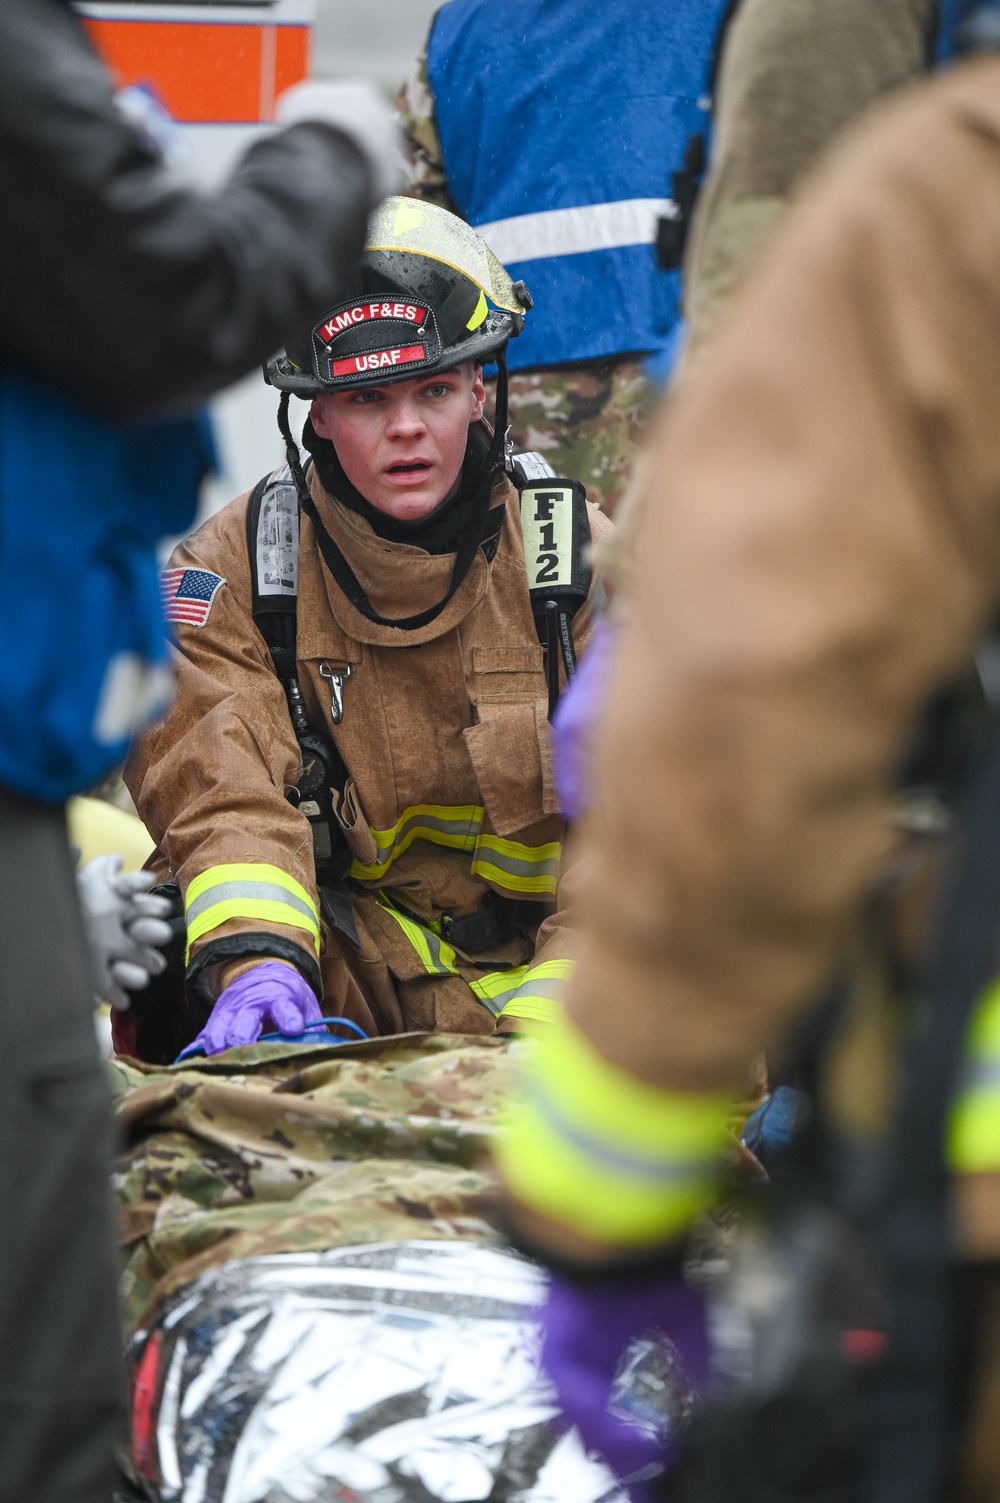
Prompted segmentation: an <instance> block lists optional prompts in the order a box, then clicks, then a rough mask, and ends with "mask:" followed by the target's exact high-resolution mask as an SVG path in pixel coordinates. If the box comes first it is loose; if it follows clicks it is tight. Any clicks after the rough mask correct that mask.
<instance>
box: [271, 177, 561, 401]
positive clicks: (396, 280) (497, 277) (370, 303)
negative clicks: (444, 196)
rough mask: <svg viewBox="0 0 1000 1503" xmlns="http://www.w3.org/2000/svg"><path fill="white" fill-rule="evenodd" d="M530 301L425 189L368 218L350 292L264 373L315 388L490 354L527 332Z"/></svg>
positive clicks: (417, 372)
mask: <svg viewBox="0 0 1000 1503" xmlns="http://www.w3.org/2000/svg"><path fill="white" fill-rule="evenodd" d="M491 305H492V306H491ZM530 307H531V297H530V295H529V293H528V289H527V288H526V287H525V285H524V283H523V282H512V281H511V279H510V277H509V276H508V275H507V272H506V271H505V269H504V267H503V266H502V265H501V264H500V262H499V261H498V260H497V258H496V256H495V255H494V254H493V252H492V251H491V250H490V248H489V246H488V245H487V244H486V242H485V240H483V239H482V238H481V236H479V235H477V234H476V232H475V230H474V229H472V228H471V227H470V226H469V225H467V224H466V223H465V222H464V220H461V219H459V218H458V217H457V215H455V214H451V213H449V212H448V210H447V209H441V208H439V207H438V206H437V205H436V204H429V203H423V202H421V201H420V200H419V199H413V198H400V197H396V198H387V199H386V200H385V201H384V203H382V204H381V205H380V206H379V208H378V209H376V210H375V213H374V214H373V215H372V217H371V219H370V220H369V224H368V241H367V244H366V246H365V252H364V255H363V257H362V260H361V264H360V266H359V268H358V271H357V273H356V275H355V277H354V279H353V281H352V283H351V288H350V296H348V297H345V298H344V299H343V300H342V301H341V302H339V303H338V304H337V305H336V307H334V308H330V309H328V310H327V311H326V312H325V313H324V315H323V317H322V318H321V319H320V320H319V322H318V323H317V324H315V325H314V327H313V328H312V330H311V331H310V333H309V335H308V337H307V338H305V339H303V340H302V342H301V344H300V343H294V344H289V346H288V348H287V349H286V350H284V351H283V352H282V353H281V354H280V355H277V356H276V357H275V358H274V359H273V360H271V361H270V362H269V363H268V365H267V367H266V369H265V376H266V379H267V380H268V381H269V382H270V383H271V385H272V386H274V387H277V389H278V390H279V391H283V392H291V393H293V394H294V395H296V396H300V397H307V398H308V397H314V396H318V395H319V394H320V393H322V392H326V391H338V390H343V389H344V388H350V387H358V386H368V385H372V386H374V385H385V383H386V382H387V381H405V380H408V379H410V378H411V377H413V376H422V375H424V374H427V373H431V372H434V371H445V370H450V369H451V368H452V367H453V366H456V365H461V364H463V363H464V362H465V361H466V360H472V361H475V362H476V363H477V364H483V363H488V362H490V361H491V360H496V359H497V358H498V356H500V355H501V354H502V352H503V350H504V347H505V346H506V344H507V341H508V339H510V338H512V337H513V336H514V335H516V334H520V332H521V329H522V328H523V326H524V313H525V312H526V311H527V310H528V309H529V308H530Z"/></svg>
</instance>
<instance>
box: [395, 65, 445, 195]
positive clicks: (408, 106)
mask: <svg viewBox="0 0 1000 1503" xmlns="http://www.w3.org/2000/svg"><path fill="white" fill-rule="evenodd" d="M396 109H397V110H398V112H399V117H400V122H401V124H402V127H403V131H404V132H405V135H406V155H407V163H408V167H407V181H406V187H405V189H404V190H403V191H404V192H405V193H407V194H408V195H409V196H410V197H411V198H423V199H426V200H427V202H428V203H433V204H438V205H439V206H440V207H441V208H442V209H450V210H451V212H452V213H453V214H457V213H458V210H457V209H456V208H455V205H454V204H453V203H452V201H451V194H450V193H449V192H448V175H447V173H446V172H445V166H444V158H443V157H442V155H441V142H440V140H439V138H438V129H437V119H436V118H435V114H434V93H433V90H432V89H431V84H430V79H429V78H428V76H427V46H426V43H425V44H424V46H423V48H422V49H421V51H420V53H419V55H418V56H417V58H416V60H415V61H414V64H413V67H412V68H411V69H410V71H409V73H408V74H407V75H406V78H405V79H404V80H403V83H402V85H401V87H400V90H399V93H398V94H397V95H396Z"/></svg>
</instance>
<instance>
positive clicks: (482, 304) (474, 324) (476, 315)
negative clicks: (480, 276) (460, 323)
mask: <svg viewBox="0 0 1000 1503" xmlns="http://www.w3.org/2000/svg"><path fill="white" fill-rule="evenodd" d="M488 311H489V310H488V308H487V306H486V294H485V293H484V292H480V294H479V302H478V303H477V304H476V307H475V310H474V312H473V315H472V317H471V318H470V319H469V322H468V323H467V324H466V326H465V327H466V328H467V329H470V330H471V329H478V328H479V325H480V324H481V323H482V322H483V320H484V319H485V317H486V314H487V313H488Z"/></svg>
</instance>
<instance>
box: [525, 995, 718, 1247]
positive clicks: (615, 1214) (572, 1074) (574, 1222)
mask: <svg viewBox="0 0 1000 1503" xmlns="http://www.w3.org/2000/svg"><path fill="white" fill-rule="evenodd" d="M731 1110H732V1101H731V1098H730V1097H729V1095H728V1093H727V1094H722V1093H707V1092H706V1093H701V1092H691V1093H681V1092H676V1091H663V1090H658V1089H657V1088H655V1087H654V1086H650V1085H647V1084H646V1083H645V1082H644V1081H641V1080H638V1079H637V1078H636V1077H634V1076H632V1075H629V1074H627V1073H626V1072H625V1071H623V1070H619V1069H618V1068H617V1066H614V1065H611V1064H609V1063H608V1062H607V1061H606V1060H604V1059H603V1058H602V1057H601V1056H600V1055H599V1054H598V1053H597V1051H596V1050H595V1049H594V1048H593V1047H592V1045H591V1044H590V1043H588V1041H587V1040H586V1039H585V1038H584V1037H583V1035H582V1034H581V1033H579V1032H578V1030H577V1029H576V1027H575V1026H574V1025H573V1023H572V1022H571V1021H570V1019H569V1018H568V1016H567V1015H566V1013H565V1012H564V1011H563V1010H562V1009H561V1008H560V1009H559V1010H558V1011H557V1013H556V1015H555V1017H554V1018H553V1019H552V1020H551V1022H550V1026H549V1028H548V1029H547V1031H546V1032H545V1034H544V1035H542V1036H540V1037H539V1038H538V1039H536V1040H533V1041H532V1044H531V1046H530V1048H528V1049H527V1051H526V1054H525V1056H524V1057H523V1063H522V1075H521V1080H520V1088H519V1089H518V1090H516V1092H515V1093H514V1094H513V1095H512V1097H511V1099H510V1101H509V1103H508V1106H507V1109H506V1112H505V1123H504V1131H503V1133H502V1134H501V1137H500V1140H499V1143H498V1145H497V1150H496V1151H497V1157H498V1160H499V1163H500V1168H501V1171H502V1173H503V1175H504V1177H505V1179H506V1181H507V1184H508V1185H509V1187H510V1189H511V1191H512V1192H513V1194H514V1195H516V1196H517V1197H518V1198H519V1199H520V1200H521V1201H522V1202H523V1203H524V1204H525V1205H526V1206H529V1207H530V1208H532V1209H533V1210H536V1211H538V1212H540V1213H542V1214H543V1215H545V1216H548V1217H550V1218H552V1219H554V1220H556V1221H561V1222H563V1223H564V1224H565V1225H567V1226H570V1227H572V1228H573V1229H574V1230H575V1231H577V1232H579V1233H581V1234H582V1235H584V1236H587V1237H590V1238H592V1239H594V1240H595V1241H598V1242H605V1243H607V1244H609V1245H612V1246H621V1247H648V1246H653V1245H655V1244H657V1243H660V1242H665V1241H670V1240H672V1239H673V1238H675V1237H677V1236H680V1235H681V1234H682V1233H683V1232H684V1231H685V1230H686V1229H687V1228H688V1227H689V1226H690V1224H691V1222H692V1221H693V1220H694V1218H695V1217H696V1216H697V1215H698V1214H699V1212H700V1211H702V1210H703V1209H704V1208H705V1207H706V1206H708V1205H709V1204H711V1202H712V1200H713V1199H714V1198H715V1196H716V1194H717V1190H718V1185H719V1181H720V1178H721V1173H722V1164H723V1155H724V1151H725V1146H726V1141H727V1134H726V1119H727V1115H728V1114H729V1113H730V1112H731Z"/></svg>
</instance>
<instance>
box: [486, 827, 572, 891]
mask: <svg viewBox="0 0 1000 1503" xmlns="http://www.w3.org/2000/svg"><path fill="white" fill-rule="evenodd" d="M561 856H562V845H561V844H560V843H559V841H558V840H550V841H548V842H547V843H546V844H545V845H522V844H521V842H520V841H519V840H502V839H501V837H500V836H499V835H481V836H480V838H479V841H478V843H477V845H476V854H475V857H474V859H473V862H472V873H473V876H476V877H482V878H483V881H484V882H491V883H493V885H494V886H496V887H505V888H506V889H507V891H508V892H519V893H525V892H530V893H544V894H545V895H546V896H547V897H555V894H556V885H557V883H558V881H559V861H560V858H561Z"/></svg>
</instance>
